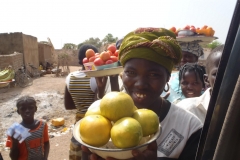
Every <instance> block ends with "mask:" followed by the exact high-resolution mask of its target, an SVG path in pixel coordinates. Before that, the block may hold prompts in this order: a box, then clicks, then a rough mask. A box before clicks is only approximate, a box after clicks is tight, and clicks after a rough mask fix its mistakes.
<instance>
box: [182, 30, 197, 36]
mask: <svg viewBox="0 0 240 160" xmlns="http://www.w3.org/2000/svg"><path fill="white" fill-rule="evenodd" d="M195 34H196V33H194V32H193V31H190V30H180V31H179V32H178V36H183V37H184V36H193V35H195Z"/></svg>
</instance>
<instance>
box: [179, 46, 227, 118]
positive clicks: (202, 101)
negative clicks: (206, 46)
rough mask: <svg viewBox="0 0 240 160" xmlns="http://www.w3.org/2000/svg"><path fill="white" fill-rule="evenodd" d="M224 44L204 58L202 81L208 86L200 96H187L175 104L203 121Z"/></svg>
mask: <svg viewBox="0 0 240 160" xmlns="http://www.w3.org/2000/svg"><path fill="white" fill-rule="evenodd" d="M223 49H224V45H220V46H218V47H216V48H215V49H213V50H212V51H211V53H210V54H209V56H208V57H207V60H206V74H205V75H204V82H205V85H206V86H209V88H208V89H207V90H206V91H205V92H204V93H203V94H202V95H201V96H200V97H194V98H187V99H184V100H182V101H181V102H179V103H178V104H177V106H179V107H181V108H183V109H186V110H188V111H190V112H192V113H193V114H195V115H196V116H197V117H198V118H199V119H200V120H201V121H202V123H204V121H205V117H206V114H207V109H208V105H209V101H210V98H211V94H212V89H213V86H214V83H215V79H216V75H217V71H218V65H219V63H220V60H221V57H222V52H223Z"/></svg>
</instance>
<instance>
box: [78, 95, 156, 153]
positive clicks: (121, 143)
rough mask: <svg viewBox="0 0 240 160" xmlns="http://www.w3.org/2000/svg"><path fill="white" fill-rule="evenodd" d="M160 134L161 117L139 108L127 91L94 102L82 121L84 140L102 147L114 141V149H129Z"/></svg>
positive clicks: (81, 129)
mask: <svg viewBox="0 0 240 160" xmlns="http://www.w3.org/2000/svg"><path fill="white" fill-rule="evenodd" d="M157 131H159V118H158V116H157V114H156V113H155V112H153V111H151V110H149V109H138V108H137V107H136V106H135V105H134V102H133V100H132V98H131V97H130V96H129V95H128V94H127V93H124V92H109V93H107V94H106V95H105V96H104V97H103V98H102V100H98V101H95V102H94V103H93V104H92V105H91V107H90V108H89V110H88V111H87V114H86V115H85V117H84V118H83V119H82V120H80V123H79V132H80V134H79V135H80V138H81V140H82V141H83V142H84V143H86V144H88V145H91V146H94V147H101V146H103V145H105V144H107V143H109V142H110V141H109V140H110V139H111V143H112V145H114V147H115V148H121V149H125V148H130V147H135V146H138V145H139V144H141V142H142V140H144V138H146V137H149V136H151V135H154V134H155V133H156V132H157Z"/></svg>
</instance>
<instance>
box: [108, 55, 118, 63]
mask: <svg viewBox="0 0 240 160" xmlns="http://www.w3.org/2000/svg"><path fill="white" fill-rule="evenodd" d="M110 60H112V61H113V62H117V61H118V57H116V56H110Z"/></svg>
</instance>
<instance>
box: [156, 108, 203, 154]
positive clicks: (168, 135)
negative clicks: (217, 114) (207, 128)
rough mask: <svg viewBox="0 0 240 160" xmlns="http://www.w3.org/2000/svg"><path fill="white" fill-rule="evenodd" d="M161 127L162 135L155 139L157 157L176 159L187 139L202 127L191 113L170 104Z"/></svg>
mask: <svg viewBox="0 0 240 160" xmlns="http://www.w3.org/2000/svg"><path fill="white" fill-rule="evenodd" d="M161 126H162V134H161V136H160V137H159V138H158V139H157V144H158V157H168V158H178V157H179V156H180V154H181V152H182V150H183V149H184V147H185V145H186V143H187V141H188V139H189V137H190V136H191V135H192V134H193V133H195V132H196V131H198V130H199V129H201V128H202V126H203V125H202V123H201V122H200V120H199V119H198V118H197V117H196V116H195V115H193V114H192V113H190V112H188V111H186V110H184V109H182V108H179V107H177V106H176V105H174V104H171V107H170V109H169V111H168V114H167V115H166V117H165V118H164V119H163V121H162V122H161Z"/></svg>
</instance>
